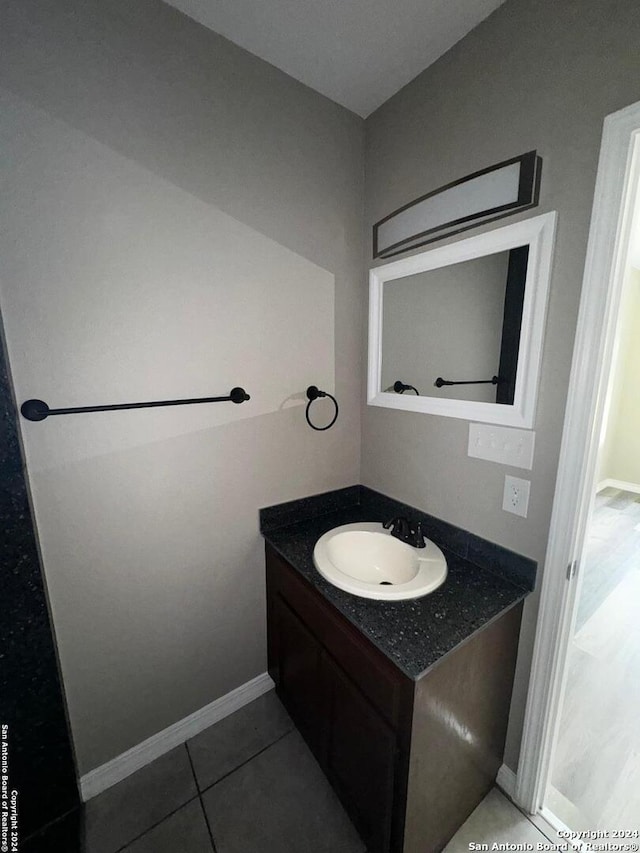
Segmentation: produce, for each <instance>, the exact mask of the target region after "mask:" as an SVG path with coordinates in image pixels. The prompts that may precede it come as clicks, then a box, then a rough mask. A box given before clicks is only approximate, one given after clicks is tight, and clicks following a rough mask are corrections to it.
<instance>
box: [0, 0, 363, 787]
mask: <svg viewBox="0 0 640 853" xmlns="http://www.w3.org/2000/svg"><path fill="white" fill-rule="evenodd" d="M0 97H1V98H2V103H3V111H2V121H1V122H0V132H1V133H2V145H3V157H6V165H7V167H8V172H7V183H6V184H3V186H8V187H9V190H8V192H9V193H10V196H11V197H10V205H8V207H10V208H11V210H10V211H9V214H11V211H13V217H12V216H11V215H9V216H7V217H6V218H5V220H4V221H3V229H4V231H3V233H5V234H11V233H13V238H14V239H11V240H7V243H6V248H7V251H6V252H3V253H2V258H0V302H2V308H3V314H4V318H5V324H6V332H7V341H8V347H9V353H10V359H11V365H12V370H13V372H14V376H15V380H16V391H17V394H18V397H19V399H24V398H25V397H31V396H36V397H42V398H44V399H46V400H47V402H49V403H50V405H65V402H66V401H68V400H69V399H70V398H72V399H73V401H74V403H75V404H76V405H82V404H85V405H86V404H91V403H101V402H116V401H121V402H124V401H126V400H133V399H158V398H160V399H162V398H163V397H179V396H191V395H194V396H200V395H202V394H207V393H220V390H219V389H220V386H222V387H223V388H224V389H225V390H227V385H228V382H229V380H230V377H231V372H233V371H232V370H231V369H230V368H229V365H227V364H226V363H225V361H224V353H225V344H228V346H229V347H230V348H231V347H232V346H233V345H235V343H236V336H237V329H238V324H242V322H243V314H242V310H241V308H242V305H241V303H242V298H245V304H246V310H247V312H249V311H250V310H251V308H252V306H253V300H254V299H255V298H261V299H263V300H266V303H265V304H267V303H268V304H269V305H271V304H272V303H273V304H274V305H275V304H277V303H276V301H275V300H277V299H278V298H281V296H282V292H281V289H280V288H279V287H278V278H277V277H278V275H279V274H280V273H281V271H282V270H284V271H285V272H286V273H287V275H289V280H288V281H287V288H289V289H288V290H287V293H289V294H290V292H291V287H292V286H293V285H295V281H292V280H291V275H293V274H294V273H295V271H296V270H297V271H298V275H299V279H301V281H300V291H299V294H298V298H299V303H298V304H297V305H296V306H294V310H293V311H292V312H290V313H289V314H287V312H286V306H284V307H282V308H281V310H280V312H279V314H280V316H281V317H282V323H283V324H284V325H283V326H282V328H280V327H278V328H277V329H274V330H271V329H265V328H263V329H262V330H261V332H262V335H261V336H260V337H258V333H257V332H256V339H255V341H254V342H253V346H252V345H251V341H249V342H248V343H247V347H246V373H245V374H244V377H243V376H237V377H236V376H235V375H234V379H233V380H231V381H232V383H233V384H246V386H247V388H248V390H249V391H253V392H254V394H255V395H256V401H257V400H258V399H259V397H260V394H261V393H262V390H263V380H264V386H267V385H269V383H270V382H271V380H273V378H274V373H275V372H276V370H277V367H278V365H280V366H282V361H281V357H282V347H285V349H286V348H287V347H288V353H287V356H288V358H289V361H291V362H292V363H295V362H296V359H295V358H292V355H295V350H296V345H295V344H294V343H293V342H295V341H296V340H300V336H301V335H303V336H304V327H302V328H301V324H302V321H301V319H300V317H297V313H296V312H299V310H300V309H304V307H308V309H309V314H314V313H317V311H318V303H317V301H316V300H315V296H317V292H310V291H309V290H308V289H305V288H307V287H308V286H309V285H313V283H314V282H316V281H317V283H318V284H317V286H318V287H322V288H329V289H328V290H327V291H326V293H325V295H324V296H323V297H322V305H324V306H325V308H326V306H327V305H331V300H333V299H335V306H334V309H332V310H331V316H330V318H329V319H330V322H329V327H326V326H323V327H322V328H328V331H327V333H326V334H325V335H323V336H322V337H320V338H316V343H315V347H316V354H317V361H318V365H319V367H320V366H321V367H322V370H323V373H322V376H321V378H320V380H319V381H318V384H323V383H324V382H325V381H331V382H332V383H333V380H334V377H333V376H331V377H329V380H327V370H328V368H331V367H332V365H333V363H334V360H335V393H336V395H337V397H338V399H339V401H340V419H339V421H338V423H337V424H336V426H335V428H334V429H332V430H330V431H329V432H326V433H317V432H313V431H312V430H310V429H309V428H308V427H307V426H306V424H305V421H304V415H303V412H304V409H303V407H302V405H301V400H298V401H297V403H296V401H295V400H294V401H291V400H288V401H287V400H284V399H282V394H283V393H284V391H283V389H280V390H279V392H277V389H276V390H274V389H272V391H273V393H274V394H276V392H277V393H280V395H281V396H280V402H281V407H278V406H276V405H273V399H272V400H271V401H270V402H269V401H267V403H266V404H265V406H262V407H260V406H258V405H257V402H256V406H255V408H254V409H251V408H250V404H245V405H244V406H241V407H233V409H234V410H235V409H236V408H237V414H238V417H240V416H241V419H239V420H232V421H229V422H226V423H225V422H224V420H225V418H224V417H222V415H221V414H220V413H221V412H223V411H224V412H228V411H230V410H229V409H228V408H227V409H223V408H221V407H204V406H202V407H197V406H196V407H191V408H189V409H173V410H148V411H146V412H144V413H135V412H128V413H119V414H117V413H116V414H97V415H83V416H70V417H68V418H64V419H63V418H58V419H55V418H53V419H51V420H50V421H47V422H44V423H40V424H27V423H26V422H24V421H23V422H22V429H23V438H24V441H25V446H26V449H27V454H28V461H29V470H30V479H31V486H32V490H33V495H34V505H35V511H36V517H37V522H38V529H39V534H40V539H41V545H42V552H43V560H44V569H45V575H46V579H47V584H48V588H49V593H50V598H51V605H52V611H53V617H54V623H55V626H56V633H57V637H58V642H59V648H60V660H61V667H62V671H63V676H64V682H65V688H66V692H67V696H68V701H69V711H70V717H71V722H72V728H73V737H74V741H75V745H76V751H77V756H78V761H79V770H80V773H86V772H88V771H89V770H91V769H93V768H95V767H96V766H99V765H100V764H102V763H103V762H106V761H108V760H109V759H111V758H113V757H114V756H116V755H118V754H120V753H121V752H123V751H125V750H126V749H128V748H130V747H132V746H134V745H135V744H137V743H139V742H140V741H142V740H144V739H145V738H147V737H149V736H150V735H152V734H154V733H156V732H158V731H159V730H161V729H163V728H165V727H166V726H168V725H170V724H171V723H174V722H176V721H177V720H179V719H182V718H183V717H185V716H186V715H188V714H190V713H191V712H193V711H196V710H198V709H200V708H201V707H203V706H204V705H206V704H208V703H209V702H211V701H213V700H215V699H216V698H218V697H219V696H221V695H224V694H225V693H227V692H229V691H230V690H232V689H233V688H235V687H237V686H239V685H240V684H243V683H244V682H246V681H247V680H249V679H251V678H253V677H254V676H256V675H258V674H260V673H262V672H264V671H265V669H266V653H265V606H264V568H263V557H262V541H261V538H260V536H259V533H258V508H259V507H260V506H264V505H268V504H272V503H277V502H279V501H283V500H288V499H291V498H294V497H300V496H302V495H306V494H312V493H315V492H321V491H324V490H326V489H332V488H336V487H341V486H345V485H348V484H351V483H354V482H357V481H358V479H359V450H360V403H359V391H360V379H359V377H360V373H359V365H360V363H361V356H362V353H361V346H360V342H361V339H362V335H363V330H364V325H365V307H364V295H365V294H364V287H363V281H362V241H361V234H362V211H363V206H362V203H363V122H362V120H361V119H359V118H357V117H356V116H354V115H352V114H351V113H349V112H348V111H347V110H345V109H343V108H341V107H338V106H337V105H335V104H334V103H332V102H330V101H329V100H327V99H326V98H323V97H322V96H320V95H318V94H316V93H314V92H312V91H311V90H310V89H308V88H306V87H304V86H302V85H301V84H299V83H297V82H295V81H294V80H292V79H291V78H289V77H287V76H286V75H285V74H283V73H281V72H279V71H277V70H276V69H275V68H273V67H272V66H270V65H268V64H266V63H264V62H262V61H260V60H258V59H256V58H255V57H253V56H251V55H249V54H248V53H246V52H244V51H243V50H241V49H239V48H237V47H235V46H234V45H232V44H231V43H229V42H228V41H226V40H224V39H223V38H221V37H219V36H217V35H215V34H214V33H212V32H210V31H207V30H206V29H204V28H203V27H200V26H199V25H197V24H196V23H195V22H193V21H191V20H189V19H188V18H186V17H184V16H182V15H181V14H180V13H178V12H177V11H175V10H174V9H172V8H170V7H168V6H165V5H163V4H162V3H160V2H156V0H136V2H135V3H131V2H129V0H89V2H87V0H59V2H56V3H50V2H49V1H48V0H8V2H4V3H2V4H1V6H0ZM21 170H22V171H21ZM16 177H17V178H19V180H14V179H15V178H16ZM18 222H20V223H21V225H20V227H18V225H17V223H18ZM234 222H235V223H236V226H237V227H236V226H234ZM150 223H152V226H151V225H150ZM172 223H173V225H174V228H175V234H176V236H177V235H179V240H180V246H179V249H178V247H177V245H176V251H175V252H173V251H172V246H171V240H172V237H171V224H172ZM215 223H220V228H223V227H224V228H228V229H229V234H231V235H232V237H233V239H238V240H239V241H240V242H241V243H242V245H243V246H244V247H246V249H245V254H246V257H245V256H244V255H243V254H242V253H240V254H237V255H236V257H237V259H238V260H237V263H232V262H230V261H229V259H228V258H225V257H224V254H223V252H222V250H220V251H213V249H212V248H211V246H209V247H208V248H207V246H208V243H209V242H211V241H207V239H206V233H207V232H206V230H205V229H206V228H211V227H214V225H215ZM234 227H235V231H234ZM12 229H13V232H12ZM214 233H217V232H214ZM226 233H227V232H226V231H225V235H226ZM234 235H235V236H234ZM190 238H192V239H193V244H192V251H191V253H189V251H188V246H189V243H188V240H189V239H190ZM229 239H232V238H231V237H230V238H229ZM150 246H152V247H153V248H152V251H150ZM47 247H49V248H47ZM207 252H209V254H207ZM212 255H213V256H212ZM190 257H193V261H192V262H191V261H190V260H189V258H190ZM159 258H160V259H161V263H159V262H158V259H159ZM147 261H148V263H147ZM213 267H216V270H215V271H216V273H217V276H218V278H217V285H216V286H217V287H218V291H213V290H212V289H211V282H210V280H209V279H208V278H207V270H208V269H210V270H212V269H213ZM255 269H259V270H260V271H264V273H265V275H264V280H263V281H262V284H261V285H260V280H258V281H257V282H256V281H255V280H253V279H252V280H251V281H250V283H249V284H248V285H247V289H246V292H245V291H243V292H242V294H241V295H240V296H241V297H242V298H240V297H239V296H238V293H237V288H238V287H239V284H238V282H239V281H242V283H243V287H244V286H245V284H246V275H247V270H249V272H251V271H253V270H255ZM65 270H68V271H69V275H65ZM132 271H133V272H132ZM134 273H135V274H134ZM72 275H73V279H72ZM225 284H226V286H227V287H228V290H227V291H225ZM260 286H261V288H262V293H260ZM256 288H257V289H256ZM226 294H229V295H233V296H234V297H236V303H238V299H239V302H240V307H239V309H238V314H237V315H235V316H230V317H228V318H226V332H225V331H224V329H223V332H222V336H220V316H219V314H220V312H222V313H223V314H224V310H225V306H226V304H227V300H226V298H225V296H226ZM323 310H324V309H323ZM303 313H304V312H303ZM207 314H209V316H211V318H212V324H211V325H212V329H217V330H218V331H217V333H216V335H215V336H214V335H213V334H212V335H211V338H212V340H211V347H212V348H211V350H210V352H209V356H208V357H207V356H206V347H205V348H204V349H203V346H204V344H203V339H206V328H207V327H206V315H207ZM334 314H335V323H334V322H333V320H334ZM203 315H205V319H203ZM127 318H129V319H127ZM131 318H135V322H134V321H133V320H131ZM325 319H326V318H324V315H323V322H325ZM214 321H215V323H214ZM287 323H289V324H290V327H289V330H288V329H287V326H286V324H287ZM223 325H224V324H223ZM196 328H199V329H200V334H198V335H194V331H193V330H194V329H196ZM34 329H36V330H38V331H40V330H42V329H44V330H46V334H45V333H43V334H41V335H40V339H39V340H38V339H37V336H34ZM270 332H271V334H270ZM225 334H226V337H225ZM314 334H315V333H314ZM314 334H308V335H306V338H307V339H308V340H314ZM334 336H335V350H334ZM214 338H215V339H214ZM203 353H205V354H203ZM236 355H237V353H236ZM307 356H309V353H307ZM311 356H313V352H312V353H311ZM234 357H235V356H234ZM36 365H41V367H40V368H37V367H36ZM74 366H75V368H74ZM299 378H300V377H299ZM313 381H315V377H314V376H309V378H308V382H307V383H306V384H311V382H313ZM252 383H253V386H254V387H253V388H252V387H251V385H252ZM302 390H303V387H292V388H291V389H290V392H291V393H292V394H295V393H296V392H301V391H302ZM173 392H175V393H173ZM105 394H106V395H107V396H108V398H109V399H105V397H104V395H105ZM47 397H49V399H47ZM80 397H82V398H83V399H82V400H81V399H80ZM114 398H115V399H114ZM274 399H275V398H274ZM252 402H253V401H252ZM225 405H231V404H225ZM251 412H258V413H259V414H258V416H253V415H251ZM321 414H322V413H319V416H321ZM56 421H57V423H56Z"/></svg>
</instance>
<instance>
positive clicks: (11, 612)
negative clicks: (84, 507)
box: [0, 324, 80, 853]
mask: <svg viewBox="0 0 640 853" xmlns="http://www.w3.org/2000/svg"><path fill="white" fill-rule="evenodd" d="M1 335H2V328H1V324H0V337H1ZM0 421H1V425H0V524H1V528H2V535H1V536H0V554H1V558H2V559H1V562H0V565H1V568H0V601H1V602H2V617H1V618H0V724H2V725H5V726H8V730H7V732H6V742H7V744H8V775H9V782H8V786H9V787H8V790H9V791H12V790H17V792H18V801H17V805H18V831H19V838H20V847H19V849H20V850H25V851H29V850H33V851H35V850H40V849H42V850H45V849H47V850H56V851H60V853H66V852H67V851H75V850H79V849H80V843H79V824H80V818H79V808H80V800H79V796H78V786H77V781H76V773H75V768H74V762H73V753H72V748H71V739H70V734H69V728H68V723H67V717H66V713H65V706H64V699H63V693H62V687H61V682H60V675H59V671H58V661H57V657H56V650H55V645H54V640H53V634H52V629H51V622H50V618H49V611H48V607H47V599H46V593H45V588H44V580H43V576H42V569H41V567H40V560H39V555H38V548H37V544H36V537H35V532H34V527H33V521H32V517H31V509H30V506H29V498H28V493H27V485H26V481H25V475H24V471H23V460H22V455H21V450H20V444H19V440H18V431H17V411H16V407H15V404H14V399H13V394H12V388H11V382H10V378H9V370H8V364H7V360H6V352H5V348H4V340H3V339H1V340H0ZM61 819H62V820H61ZM56 821H60V823H59V824H58V825H57V826H56V827H53V828H52V832H53V833H55V834H56V840H55V841H53V843H48V842H45V841H44V840H43V839H40V841H39V842H37V843H36V839H35V838H34V839H33V842H32V843H27V839H28V837H29V836H34V835H35V834H37V833H38V832H40V831H41V830H42V829H43V828H44V827H46V826H47V825H48V824H51V823H53V822H56ZM47 843H48V846H47ZM37 844H41V846H37ZM34 845H36V846H34ZM42 845H44V846H42ZM9 847H10V845H9ZM10 849H11V847H10Z"/></svg>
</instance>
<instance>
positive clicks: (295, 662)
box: [273, 594, 328, 765]
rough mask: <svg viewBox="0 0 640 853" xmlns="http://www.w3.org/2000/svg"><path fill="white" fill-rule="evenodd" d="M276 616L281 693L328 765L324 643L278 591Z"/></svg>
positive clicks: (306, 736) (298, 724) (311, 744)
mask: <svg viewBox="0 0 640 853" xmlns="http://www.w3.org/2000/svg"><path fill="white" fill-rule="evenodd" d="M273 617H274V622H275V633H276V637H275V640H276V648H277V655H278V683H277V685H276V686H277V692H278V695H279V696H280V698H281V699H282V702H283V704H284V706H285V707H286V709H287V711H288V712H289V714H290V715H291V718H292V719H293V721H294V723H295V724H296V726H297V727H298V729H299V731H300V733H301V734H302V736H303V737H304V739H305V740H306V742H307V743H308V744H309V746H310V748H311V750H312V751H313V753H314V754H315V756H316V758H317V759H318V761H319V762H320V764H321V765H324V764H325V755H326V741H327V704H328V696H327V690H326V687H325V676H324V668H323V664H322V657H323V650H322V646H321V645H320V644H319V643H318V641H317V640H316V639H315V637H314V636H313V634H311V632H310V631H308V630H307V628H306V627H305V626H304V624H303V623H302V621H301V620H300V619H299V617H298V616H297V615H296V613H295V611H294V610H293V609H292V608H291V607H290V606H289V605H288V604H287V602H286V601H285V600H284V599H283V598H282V597H281V596H280V595H278V594H276V595H275V597H274V601H273Z"/></svg>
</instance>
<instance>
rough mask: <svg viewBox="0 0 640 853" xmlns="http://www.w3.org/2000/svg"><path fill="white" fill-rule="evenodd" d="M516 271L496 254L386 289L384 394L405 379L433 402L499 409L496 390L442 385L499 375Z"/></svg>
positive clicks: (412, 277) (503, 256) (413, 277)
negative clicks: (439, 382) (511, 276)
mask: <svg viewBox="0 0 640 853" xmlns="http://www.w3.org/2000/svg"><path fill="white" fill-rule="evenodd" d="M508 264H509V252H496V253H494V254H493V255H486V256H485V257H482V258H473V259H472V260H470V261H464V262H463V263H459V264H450V265H449V266H446V267H441V268H440V269H434V270H427V271H426V272H422V273H417V274H416V275H410V276H406V277H405V278H400V279H395V280H391V281H387V282H385V283H384V286H383V302H382V382H381V386H382V388H385V389H386V388H389V387H391V388H393V383H394V382H395V381H396V380H397V379H401V380H402V381H403V382H405V383H407V384H409V385H413V386H414V387H416V388H417V389H418V391H419V392H420V394H421V395H422V396H425V397H440V398H444V399H448V400H473V401H475V402H480V403H495V401H496V388H495V385H457V386H456V385H444V386H442V388H435V387H434V382H435V380H436V379H437V378H438V377H439V376H441V377H442V378H444V379H449V380H464V379H491V377H492V376H493V375H494V374H495V373H498V368H499V366H500V348H501V343H502V318H503V314H504V296H505V291H506V287H507V269H508ZM407 393H411V394H413V391H411V392H407Z"/></svg>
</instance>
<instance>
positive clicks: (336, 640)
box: [266, 546, 413, 728]
mask: <svg viewBox="0 0 640 853" xmlns="http://www.w3.org/2000/svg"><path fill="white" fill-rule="evenodd" d="M266 553H267V584H268V586H269V596H270V597H272V596H274V595H276V594H277V595H280V596H281V597H282V599H284V601H286V603H287V604H288V606H289V607H290V608H291V610H293V611H294V613H296V614H297V615H298V617H299V618H300V620H301V621H302V622H304V624H305V625H306V627H307V628H308V629H309V630H310V631H311V632H312V633H313V634H314V636H315V637H316V638H317V639H318V641H319V642H320V643H321V644H322V645H323V646H324V648H325V649H326V650H327V651H328V652H329V654H330V655H332V656H333V657H334V658H335V659H336V660H338V661H339V662H340V666H341V668H342V669H343V670H344V671H345V672H346V673H347V675H348V676H349V678H351V680H352V681H353V682H354V683H355V684H356V685H357V686H358V688H359V689H360V690H361V691H362V692H363V693H364V695H365V696H366V697H367V698H368V699H369V701H370V702H371V703H372V704H373V705H374V706H375V708H376V709H377V710H378V712H379V713H380V714H381V715H382V716H383V717H384V718H385V719H386V720H387V721H388V722H389V723H391V724H392V725H393V726H394V728H397V727H398V726H399V724H400V722H401V720H402V719H406V718H407V717H408V716H409V715H410V714H411V705H412V696H413V682H412V681H411V680H410V679H409V678H406V677H404V676H403V675H402V674H401V673H400V672H399V671H398V670H396V669H395V667H393V665H392V664H391V663H390V662H389V661H388V660H387V659H386V658H385V657H384V655H383V654H382V652H380V651H379V650H378V649H376V647H375V646H374V645H373V643H371V642H369V641H368V640H367V639H366V638H365V637H363V636H362V635H361V634H360V633H359V632H358V631H357V630H356V629H355V628H354V627H353V626H352V625H351V624H350V623H349V621H348V620H347V619H346V618H345V617H344V616H342V614H340V613H338V612H337V610H336V609H335V608H334V607H333V606H332V605H331V604H329V602H327V601H325V600H324V599H323V598H322V597H321V594H320V593H319V592H317V591H316V590H315V589H313V587H312V586H310V584H309V583H308V581H306V580H305V579H304V578H302V577H301V576H300V575H298V574H297V572H296V571H295V570H294V569H292V568H291V567H290V566H289V565H288V564H287V563H286V562H285V561H284V560H283V559H282V558H281V557H279V556H278V555H277V554H276V553H275V552H274V551H273V550H272V549H271V548H269V546H267V551H266Z"/></svg>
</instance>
